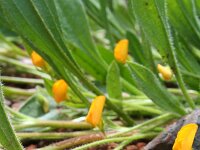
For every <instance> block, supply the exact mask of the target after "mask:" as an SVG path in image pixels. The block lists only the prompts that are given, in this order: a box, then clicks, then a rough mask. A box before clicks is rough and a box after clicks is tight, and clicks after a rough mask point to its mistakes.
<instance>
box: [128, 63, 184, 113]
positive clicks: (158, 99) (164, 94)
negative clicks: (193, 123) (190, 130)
mask: <svg viewBox="0 0 200 150" xmlns="http://www.w3.org/2000/svg"><path fill="white" fill-rule="evenodd" d="M129 66H130V69H131V71H132V76H133V79H134V80H135V82H136V84H137V85H138V87H139V88H141V90H142V91H143V92H144V93H145V94H146V95H147V96H148V97H149V98H150V99H151V100H152V101H153V102H154V103H155V104H157V105H158V106H159V107H161V108H162V109H164V110H166V111H171V112H173V113H177V114H181V115H183V114H185V110H184V109H183V107H182V106H181V104H180V103H179V101H178V99H177V98H176V97H174V96H173V95H172V94H170V93H169V92H168V91H167V89H166V88H165V87H164V86H162V84H161V83H160V82H159V80H158V79H157V78H156V76H155V75H154V74H153V73H152V72H151V71H150V70H149V69H147V68H145V67H144V66H142V65H139V64H137V63H129Z"/></svg>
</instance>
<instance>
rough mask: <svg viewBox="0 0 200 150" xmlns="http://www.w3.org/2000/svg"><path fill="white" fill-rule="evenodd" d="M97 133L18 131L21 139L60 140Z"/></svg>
mask: <svg viewBox="0 0 200 150" xmlns="http://www.w3.org/2000/svg"><path fill="white" fill-rule="evenodd" d="M91 133H95V132H94V131H73V132H64V133H63V132H34V133H28V132H21V133H17V136H18V137H19V138H20V140H58V139H65V138H73V137H79V136H83V135H87V134H91Z"/></svg>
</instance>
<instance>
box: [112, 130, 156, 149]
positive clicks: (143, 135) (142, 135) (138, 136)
mask: <svg viewBox="0 0 200 150" xmlns="http://www.w3.org/2000/svg"><path fill="white" fill-rule="evenodd" d="M156 135H158V133H157V132H152V133H151V132H150V133H140V134H136V135H133V136H131V137H129V138H128V139H126V140H125V141H123V142H122V143H121V144H120V145H119V146H118V147H116V148H115V149H114V150H121V149H123V147H125V146H126V145H128V144H130V143H131V142H132V141H133V140H139V139H144V138H145V139H151V138H153V137H155V136H156Z"/></svg>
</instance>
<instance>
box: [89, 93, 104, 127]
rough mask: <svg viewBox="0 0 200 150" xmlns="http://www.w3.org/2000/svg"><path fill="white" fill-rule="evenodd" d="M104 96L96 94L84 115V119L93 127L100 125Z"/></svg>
mask: <svg viewBox="0 0 200 150" xmlns="http://www.w3.org/2000/svg"><path fill="white" fill-rule="evenodd" d="M105 100H106V97H105V96H97V97H96V98H95V99H94V100H93V101H92V104H91V106H90V110H89V112H88V115H87V117H86V121H87V122H88V123H90V124H91V125H92V126H93V127H97V126H98V127H99V128H101V126H102V111H103V108H104V104H105Z"/></svg>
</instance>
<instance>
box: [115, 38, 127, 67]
mask: <svg viewBox="0 0 200 150" xmlns="http://www.w3.org/2000/svg"><path fill="white" fill-rule="evenodd" d="M114 56H115V59H116V60H117V61H118V62H120V63H123V64H125V63H126V59H127V57H128V40H127V39H123V40H120V41H119V42H118V43H117V44H116V46H115V49H114Z"/></svg>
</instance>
